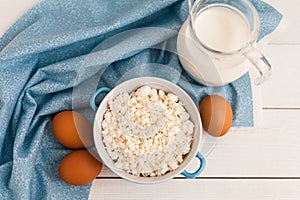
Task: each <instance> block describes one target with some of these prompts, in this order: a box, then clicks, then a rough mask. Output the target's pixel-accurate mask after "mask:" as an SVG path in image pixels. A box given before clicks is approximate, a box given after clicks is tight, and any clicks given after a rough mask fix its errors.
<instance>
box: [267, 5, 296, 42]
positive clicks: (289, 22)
mask: <svg viewBox="0 0 300 200" xmlns="http://www.w3.org/2000/svg"><path fill="white" fill-rule="evenodd" d="M265 2H267V3H269V4H271V5H272V6H273V7H275V8H276V9H277V10H278V11H280V12H281V13H282V14H283V16H284V18H283V23H282V24H281V27H280V28H279V29H278V32H277V33H275V34H274V38H273V40H272V44H300V38H299V35H300V18H299V6H300V1H299V0H285V1H282V0H265Z"/></svg>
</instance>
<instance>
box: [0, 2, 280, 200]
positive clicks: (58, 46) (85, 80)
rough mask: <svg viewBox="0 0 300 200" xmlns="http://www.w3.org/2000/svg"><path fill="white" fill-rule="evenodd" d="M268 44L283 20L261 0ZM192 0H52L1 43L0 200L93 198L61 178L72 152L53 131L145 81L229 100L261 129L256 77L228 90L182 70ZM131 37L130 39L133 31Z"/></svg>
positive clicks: (240, 118)
mask: <svg viewBox="0 0 300 200" xmlns="http://www.w3.org/2000/svg"><path fill="white" fill-rule="evenodd" d="M252 2H253V4H254V5H255V7H256V8H257V10H258V11H259V14H260V19H261V23H262V29H261V32H260V38H262V37H264V36H266V35H268V34H269V33H271V32H272V31H273V30H274V29H275V28H276V27H277V26H278V24H279V22H280V20H281V18H282V16H281V14H280V13H278V12H277V11H276V10H275V9H274V8H272V7H271V6H269V5H268V4H266V3H264V2H261V1H259V0H252ZM187 14H188V7H187V1H184V0H151V1H140V0H130V1H127V0H120V1H114V2H112V1H111V0H87V1H84V2H83V1H80V0H72V1H67V0H64V1H61V0H45V1H42V2H41V3H40V4H38V5H37V6H35V7H34V8H32V9H31V10H29V11H28V12H27V13H26V14H25V15H24V16H22V17H21V18H20V19H19V20H18V21H17V22H16V23H15V24H14V25H13V26H12V27H11V28H10V29H9V30H8V31H7V32H6V33H5V34H4V35H3V37H2V38H0V119H1V123H0V199H86V198H88V194H89V189H90V186H91V184H88V185H85V186H81V187H74V186H70V185H67V184H65V183H64V182H63V181H61V179H60V178H59V176H58V166H59V163H60V161H61V160H62V158H63V157H64V156H65V155H66V154H68V153H69V152H71V150H69V149H66V148H64V147H63V146H61V145H60V144H59V143H58V142H57V141H56V140H55V139H54V137H53V135H52V132H51V120H52V118H53V116H54V115H55V114H56V113H58V112H60V111H63V110H71V109H77V110H79V111H81V112H82V113H83V114H85V115H86V116H87V117H88V118H89V119H90V120H91V121H92V120H93V115H94V113H93V111H92V110H91V109H90V108H89V106H88V100H89V98H90V96H89V95H90V94H91V93H93V92H94V90H95V89H96V88H97V87H101V86H107V87H114V86H115V85H117V84H119V83H120V82H122V81H124V80H127V79H129V78H133V77H136V76H156V77H162V78H165V79H168V80H170V81H172V82H174V83H177V84H178V85H179V86H181V87H182V88H183V89H185V90H186V91H187V92H188V93H189V94H190V95H191V96H192V98H193V99H194V101H195V103H199V101H200V99H201V98H202V97H203V96H205V95H207V94H210V93H214V94H220V95H223V96H226V98H227V99H228V100H229V101H230V103H231V105H232V107H233V109H234V126H253V107H252V96H251V84H250V78H249V75H248V74H246V75H245V76H243V77H242V78H240V79H239V80H237V81H235V82H234V83H232V84H229V85H226V86H224V87H204V86H202V85H199V84H197V83H196V82H194V81H193V80H192V79H191V78H190V77H189V76H188V75H187V74H186V73H185V72H184V70H183V69H182V67H181V65H180V63H179V60H178V57H177V55H176V36H177V31H178V30H179V28H180V26H181V25H182V23H183V22H184V20H185V19H186V18H187ZM126 31H127V32H126Z"/></svg>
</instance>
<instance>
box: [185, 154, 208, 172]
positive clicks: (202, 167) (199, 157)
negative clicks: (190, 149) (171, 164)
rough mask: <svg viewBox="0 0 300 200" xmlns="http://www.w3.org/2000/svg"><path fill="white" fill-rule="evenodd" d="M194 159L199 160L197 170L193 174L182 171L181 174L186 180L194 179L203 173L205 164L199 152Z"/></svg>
mask: <svg viewBox="0 0 300 200" xmlns="http://www.w3.org/2000/svg"><path fill="white" fill-rule="evenodd" d="M196 158H198V159H199V160H200V166H199V168H198V169H197V170H196V171H195V172H194V173H189V172H187V171H186V170H184V171H183V172H181V174H182V175H183V176H185V177H187V178H196V177H197V176H198V175H199V174H200V173H201V172H202V171H203V169H204V167H205V164H206V161H205V158H204V157H203V156H202V155H201V154H200V153H199V152H197V154H196Z"/></svg>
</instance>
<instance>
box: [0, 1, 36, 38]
mask: <svg viewBox="0 0 300 200" xmlns="http://www.w3.org/2000/svg"><path fill="white" fill-rule="evenodd" d="M40 1H41V0H26V1H19V0H9V1H7V0H4V1H3V0H1V1H0V5H1V6H0V37H1V36H2V35H3V34H4V33H5V31H6V30H7V29H8V28H9V27H10V26H11V25H12V24H14V23H15V22H16V21H17V19H18V18H20V17H21V16H22V15H23V14H24V13H25V12H26V11H27V10H29V9H30V8H32V7H33V6H34V5H36V4H37V3H38V2H40Z"/></svg>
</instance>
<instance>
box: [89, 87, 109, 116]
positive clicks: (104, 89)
mask: <svg viewBox="0 0 300 200" xmlns="http://www.w3.org/2000/svg"><path fill="white" fill-rule="evenodd" d="M110 91H111V89H110V88H107V87H102V88H99V89H98V90H97V91H96V92H95V93H94V95H93V96H92V98H91V100H90V106H91V107H92V109H93V110H94V111H97V109H98V106H97V105H96V98H97V96H98V95H99V94H100V93H103V92H106V93H108V92H110Z"/></svg>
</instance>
